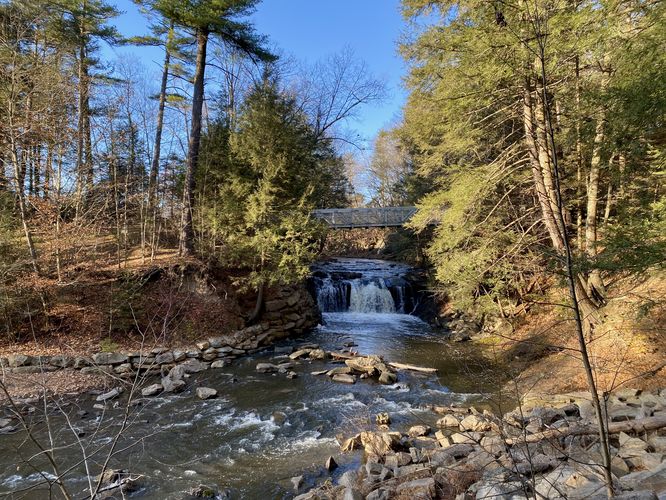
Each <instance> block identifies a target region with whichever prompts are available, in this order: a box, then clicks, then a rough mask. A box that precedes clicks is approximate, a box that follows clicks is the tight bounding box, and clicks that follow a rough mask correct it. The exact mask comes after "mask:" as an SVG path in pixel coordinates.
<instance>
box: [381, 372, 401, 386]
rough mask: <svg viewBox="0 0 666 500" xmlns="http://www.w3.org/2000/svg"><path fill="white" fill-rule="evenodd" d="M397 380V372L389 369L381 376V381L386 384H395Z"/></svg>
mask: <svg viewBox="0 0 666 500" xmlns="http://www.w3.org/2000/svg"><path fill="white" fill-rule="evenodd" d="M397 380H398V376H397V375H396V374H395V373H393V372H389V371H383V372H382V374H381V375H380V376H379V383H380V384H384V385H391V384H395V383H396V382H397Z"/></svg>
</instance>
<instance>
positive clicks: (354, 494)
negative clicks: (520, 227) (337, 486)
mask: <svg viewBox="0 0 666 500" xmlns="http://www.w3.org/2000/svg"><path fill="white" fill-rule="evenodd" d="M342 500H363V494H362V493H361V492H360V491H359V490H357V489H356V488H346V489H345V492H344V494H343V495H342Z"/></svg>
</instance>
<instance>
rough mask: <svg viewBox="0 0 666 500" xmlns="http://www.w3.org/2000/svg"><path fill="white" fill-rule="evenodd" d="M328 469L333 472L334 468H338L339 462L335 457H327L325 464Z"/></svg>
mask: <svg viewBox="0 0 666 500" xmlns="http://www.w3.org/2000/svg"><path fill="white" fill-rule="evenodd" d="M325 467H326V470H327V471H329V472H331V471H332V470H335V469H337V468H338V463H337V462H336V461H335V459H334V458H333V457H328V458H327V459H326V464H325Z"/></svg>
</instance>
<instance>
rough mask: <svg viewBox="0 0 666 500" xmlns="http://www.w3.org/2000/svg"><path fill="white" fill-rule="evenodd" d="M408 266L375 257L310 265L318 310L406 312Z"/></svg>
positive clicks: (409, 300) (410, 295) (411, 295)
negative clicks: (375, 258)
mask: <svg viewBox="0 0 666 500" xmlns="http://www.w3.org/2000/svg"><path fill="white" fill-rule="evenodd" d="M408 269H409V268H408V266H405V265H401V264H395V263H390V262H385V261H377V260H360V259H339V260H336V261H332V262H325V263H320V264H318V265H316V266H315V267H313V271H314V272H313V276H312V279H311V281H310V283H311V286H312V287H313V291H314V295H315V296H316V297H317V303H318V305H319V309H320V310H321V311H322V312H356V313H388V314H391V313H401V314H406V313H410V312H411V311H412V310H413V307H414V293H413V291H412V288H411V285H410V284H409V282H408V281H407V280H405V279H404V275H405V273H406V272H407V270H408Z"/></svg>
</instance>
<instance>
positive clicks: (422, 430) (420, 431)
mask: <svg viewBox="0 0 666 500" xmlns="http://www.w3.org/2000/svg"><path fill="white" fill-rule="evenodd" d="M429 433H430V427H428V426H427V425H414V426H412V427H410V428H409V431H407V434H409V436H410V437H420V436H427V435H428V434H429Z"/></svg>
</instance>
